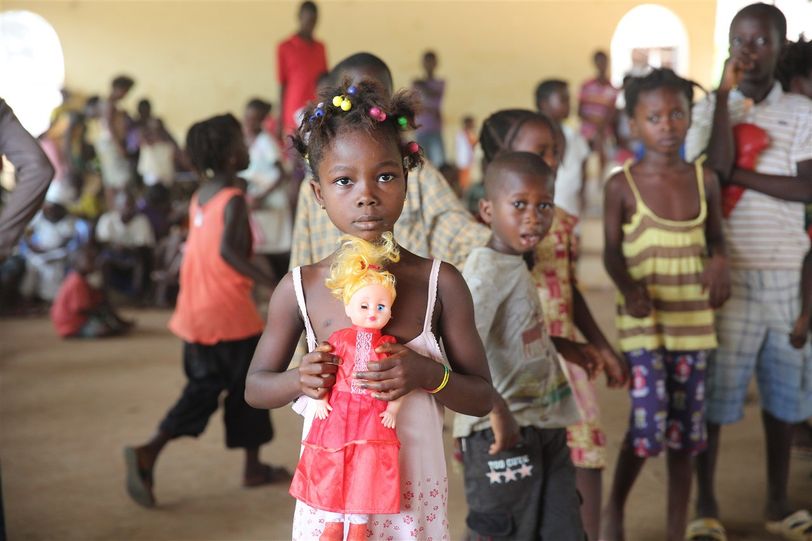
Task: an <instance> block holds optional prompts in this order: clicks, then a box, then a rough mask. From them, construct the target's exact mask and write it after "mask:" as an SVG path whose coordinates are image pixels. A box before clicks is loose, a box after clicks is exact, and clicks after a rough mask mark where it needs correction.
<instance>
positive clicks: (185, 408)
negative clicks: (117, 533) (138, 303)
mask: <svg viewBox="0 0 812 541" xmlns="http://www.w3.org/2000/svg"><path fill="white" fill-rule="evenodd" d="M183 366H184V371H185V372H186V378H187V379H188V381H187V383H186V387H184V389H183V393H182V394H181V397H180V399H179V400H178V402H177V403H176V404H175V405H174V406H172V408H171V409H170V410H169V412H167V414H166V417H165V418H164V419H163V420H162V421H161V424H160V425H159V427H158V431H157V432H156V433H155V434H154V435H153V436H152V438H150V440H149V441H147V442H146V443H144V444H142V445H140V446H138V447H127V448H126V449H125V455H126V456H128V460H127V488H128V492H129V494H130V496H131V497H132V498H133V499H134V500H135V501H136V502H138V503H140V504H141V505H146V506H150V505H154V498H153V496H152V487H153V480H152V470H153V469H154V468H155V462H156V461H157V460H158V456H159V455H160V453H161V451H162V450H163V448H164V446H166V444H167V443H169V441H170V440H172V439H174V438H178V437H180V436H194V437H197V436H198V435H200V434H201V433H202V432H203V430H204V429H205V428H206V424H208V421H209V417H211V414H212V413H214V412H215V411H217V407H218V405H219V402H218V401H219V398H220V393H221V392H222V391H223V388H224V387H225V386H226V385H227V381H224V378H223V376H222V374H221V373H220V372H219V366H218V364H217V358H216V357H215V353H214V349H213V346H204V345H202V344H192V343H189V342H184V343H183ZM130 456H131V457H132V460H130V458H129V457H130ZM133 487H135V488H137V489H138V490H137V491H135V490H134V489H133ZM145 493H146V494H147V496H146V497H143V495H144V494H145ZM145 502H147V503H145ZM148 502H152V503H151V504H148Z"/></svg>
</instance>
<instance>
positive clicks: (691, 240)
mask: <svg viewBox="0 0 812 541" xmlns="http://www.w3.org/2000/svg"><path fill="white" fill-rule="evenodd" d="M630 167H631V161H629V162H626V164H625V165H624V166H623V172H624V174H625V175H626V180H627V182H628V183H629V187H630V188H631V190H632V193H634V199H635V211H634V215H633V216H632V218H631V221H630V222H629V223H627V224H624V225H623V245H622V249H623V256H624V258H625V259H626V267H627V268H628V270H629V274H630V275H631V277H632V278H634V279H635V280H637V281H640V282H643V283H644V284H645V285H646V287H647V288H648V293H649V296H650V297H651V300H652V304H653V306H654V308H653V310H652V312H651V314H649V315H648V317H644V318H635V317H632V316H630V315H629V314H628V313H627V312H626V307H625V305H624V299H623V296H622V295H618V312H617V329H618V335H619V337H620V348H621V350H623V351H624V352H630V351H635V350H638V349H647V350H656V349H659V348H665V349H667V350H669V351H698V350H704V349H713V348H715V347H716V332H715V331H714V327H713V310H712V309H711V308H710V305H709V303H708V293H707V291H706V292H703V291H702V282H701V279H702V270H703V268H704V259H705V255H706V252H707V249H706V245H705V219H706V217H707V212H708V209H707V203H706V201H705V182H704V178H703V177H704V175H703V170H702V162H701V160H697V162H696V181H697V186H698V190H699V215H698V216H697V217H696V218H694V219H692V220H666V219H665V218H661V217H659V216H657V215H656V214H655V213H654V212H652V210H651V209H650V208H648V206H647V205H646V204H645V202H644V201H643V198H642V197H641V196H640V192H639V191H638V189H637V186H636V185H635V183H634V179H633V178H632V174H631V170H630Z"/></svg>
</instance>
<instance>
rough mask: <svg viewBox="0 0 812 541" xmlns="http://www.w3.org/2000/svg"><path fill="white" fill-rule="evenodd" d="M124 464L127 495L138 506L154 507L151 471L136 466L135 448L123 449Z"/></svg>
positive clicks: (136, 455)
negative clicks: (125, 467)
mask: <svg viewBox="0 0 812 541" xmlns="http://www.w3.org/2000/svg"><path fill="white" fill-rule="evenodd" d="M124 463H125V464H126V466H127V494H129V495H130V498H132V499H133V501H134V502H135V503H137V504H138V505H142V506H144V507H155V496H153V494H152V470H144V469H142V468H141V467H140V466H139V465H138V454H137V453H136V452H135V447H125V448H124Z"/></svg>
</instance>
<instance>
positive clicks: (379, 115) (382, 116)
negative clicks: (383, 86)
mask: <svg viewBox="0 0 812 541" xmlns="http://www.w3.org/2000/svg"><path fill="white" fill-rule="evenodd" d="M369 116H371V117H372V118H374V119H375V120H377V121H378V122H383V121H384V120H386V113H384V112H383V111H381V108H380V107H372V108H370V110H369Z"/></svg>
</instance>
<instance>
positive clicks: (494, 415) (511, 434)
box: [488, 408, 522, 455]
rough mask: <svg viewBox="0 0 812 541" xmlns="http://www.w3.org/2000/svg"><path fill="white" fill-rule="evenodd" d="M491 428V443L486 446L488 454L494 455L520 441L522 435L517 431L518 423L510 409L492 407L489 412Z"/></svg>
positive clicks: (514, 445)
mask: <svg viewBox="0 0 812 541" xmlns="http://www.w3.org/2000/svg"><path fill="white" fill-rule="evenodd" d="M490 421H491V430H492V431H493V443H492V444H491V446H490V447H489V448H488V454H489V455H496V454H499V453H501V452H502V451H507V450H508V449H512V448H514V447H516V445H517V444H518V443H519V442H520V441H521V439H522V435H521V432H520V431H519V424H518V423H517V422H516V419H514V418H513V415H512V414H511V413H510V410H508V409H507V408H500V409H499V411H497V410H496V409H494V411H493V412H491V414H490Z"/></svg>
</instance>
